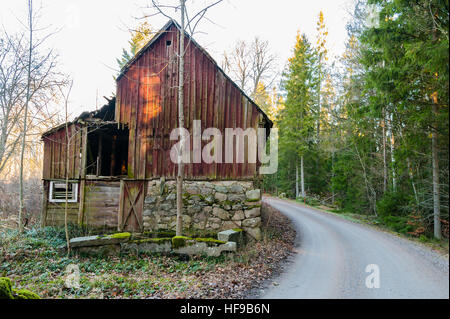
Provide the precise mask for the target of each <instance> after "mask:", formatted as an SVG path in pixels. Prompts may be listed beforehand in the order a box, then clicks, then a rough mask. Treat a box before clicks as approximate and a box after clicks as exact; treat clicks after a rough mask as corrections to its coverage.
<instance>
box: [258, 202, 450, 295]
mask: <svg viewBox="0 0 450 319" xmlns="http://www.w3.org/2000/svg"><path fill="white" fill-rule="evenodd" d="M264 201H265V202H267V203H268V204H270V205H271V206H273V207H274V208H276V209H278V210H279V211H280V212H282V213H283V214H285V215H286V216H287V217H289V218H290V219H291V220H292V222H293V224H294V227H295V229H296V231H297V239H296V241H297V242H296V246H297V247H296V249H297V253H296V254H295V255H294V256H293V257H292V260H291V261H290V262H289V264H287V265H286V269H285V271H284V272H282V274H281V275H279V277H278V278H275V279H274V282H273V283H271V284H270V285H269V287H267V288H266V289H265V290H263V292H262V294H261V297H262V298H274V299H277V298H283V299H290V298H347V299H348V298H449V264H448V255H447V256H442V255H440V254H438V253H435V252H433V251H432V250H430V249H429V248H428V247H425V246H422V245H420V244H417V243H415V242H412V241H409V240H406V239H403V238H400V237H397V236H394V235H391V234H389V233H386V232H383V231H379V230H377V229H374V228H373V227H370V226H367V225H363V224H358V223H354V222H351V221H348V220H346V219H343V218H342V217H339V216H336V215H333V214H329V213H325V212H321V211H319V210H316V209H311V208H307V207H305V206H303V205H301V204H296V203H293V202H291V201H285V200H280V199H274V198H265V199H264ZM368 265H372V266H369V268H366V267H368ZM366 271H367V272H366ZM377 272H378V276H377ZM367 277H369V278H367ZM377 278H378V280H377Z"/></svg>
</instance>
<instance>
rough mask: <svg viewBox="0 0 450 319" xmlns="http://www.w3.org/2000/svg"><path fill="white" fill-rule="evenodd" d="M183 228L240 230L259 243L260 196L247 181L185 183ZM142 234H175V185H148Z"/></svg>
mask: <svg viewBox="0 0 450 319" xmlns="http://www.w3.org/2000/svg"><path fill="white" fill-rule="evenodd" d="M183 191H184V194H183V210H184V213H183V228H184V229H193V230H202V231H213V232H219V231H222V230H227V229H233V228H240V229H243V230H244V231H246V233H247V234H248V235H249V236H250V237H252V238H254V239H256V240H260V239H261V229H260V226H261V192H260V190H259V189H255V188H254V184H253V182H249V181H214V182H205V181H185V182H184V187H183ZM143 215H144V216H143V219H144V229H145V230H151V231H154V230H162V229H164V230H175V228H176V215H177V210H176V181H172V180H171V181H164V180H154V181H150V182H148V187H147V194H146V197H145V202H144V212H143Z"/></svg>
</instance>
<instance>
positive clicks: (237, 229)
mask: <svg viewBox="0 0 450 319" xmlns="http://www.w3.org/2000/svg"><path fill="white" fill-rule="evenodd" d="M233 231H237V232H242V231H244V230H243V229H241V228H233Z"/></svg>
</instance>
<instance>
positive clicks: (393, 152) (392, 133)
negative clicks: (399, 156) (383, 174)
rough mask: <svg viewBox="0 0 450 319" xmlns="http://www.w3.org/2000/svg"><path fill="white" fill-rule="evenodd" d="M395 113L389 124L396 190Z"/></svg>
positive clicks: (395, 189)
mask: <svg viewBox="0 0 450 319" xmlns="http://www.w3.org/2000/svg"><path fill="white" fill-rule="evenodd" d="M393 121H394V114H393V113H391V116H390V124H389V133H390V137H391V164H392V190H393V191H394V192H396V191H397V174H396V171H395V136H394V125H393V123H394V122H393Z"/></svg>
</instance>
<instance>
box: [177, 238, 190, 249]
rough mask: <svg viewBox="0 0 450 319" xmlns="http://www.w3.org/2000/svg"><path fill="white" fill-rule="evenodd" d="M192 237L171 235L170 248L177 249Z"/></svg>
mask: <svg viewBox="0 0 450 319" xmlns="http://www.w3.org/2000/svg"><path fill="white" fill-rule="evenodd" d="M191 239H192V238H190V237H186V236H175V237H172V248H173V249H177V248H180V247H185V246H186V242H187V241H188V240H191Z"/></svg>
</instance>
